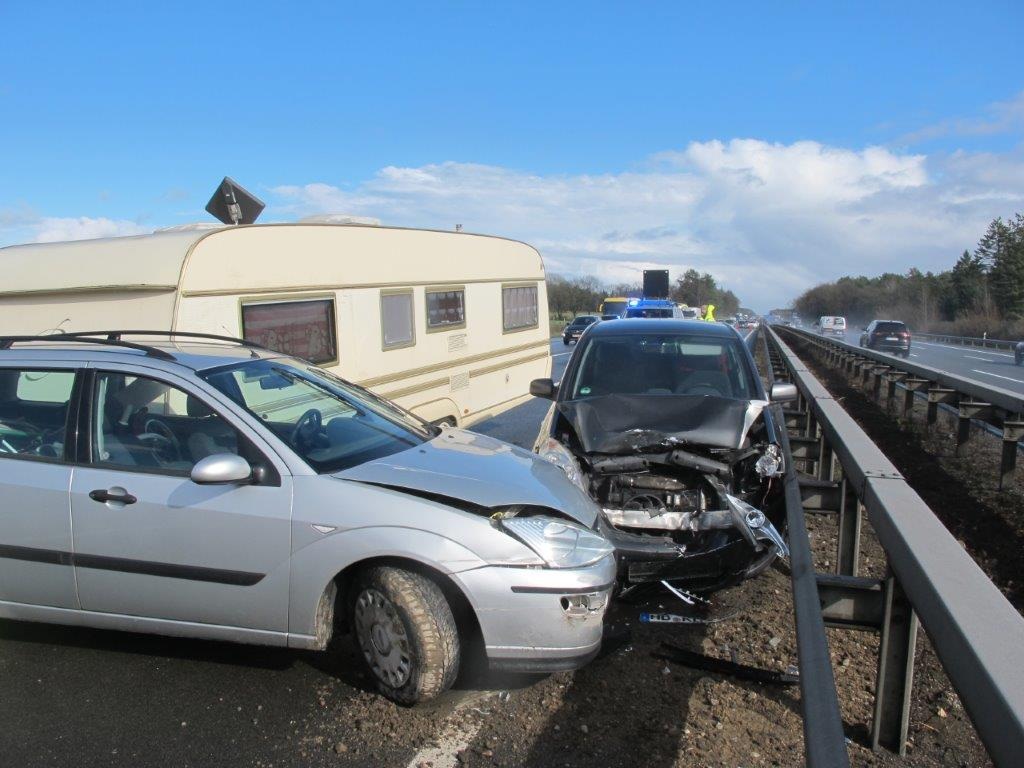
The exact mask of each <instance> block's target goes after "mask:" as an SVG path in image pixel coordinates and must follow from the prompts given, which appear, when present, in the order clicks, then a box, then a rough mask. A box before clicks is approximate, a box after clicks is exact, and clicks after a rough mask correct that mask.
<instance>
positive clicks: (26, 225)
mask: <svg viewBox="0 0 1024 768" xmlns="http://www.w3.org/2000/svg"><path fill="white" fill-rule="evenodd" d="M151 231H152V227H144V226H142V225H141V224H139V223H138V222H136V221H128V220H125V219H108V218H105V217H98V218H94V217H90V216H72V217H59V216H40V215H39V214H38V213H36V212H35V211H34V210H32V209H31V208H28V207H25V206H20V207H17V208H9V209H4V210H0V241H2V242H4V243H51V242H56V241H59V240H89V239H92V238H96V237H117V236H120V235H140V234H144V233H146V232H151Z"/></svg>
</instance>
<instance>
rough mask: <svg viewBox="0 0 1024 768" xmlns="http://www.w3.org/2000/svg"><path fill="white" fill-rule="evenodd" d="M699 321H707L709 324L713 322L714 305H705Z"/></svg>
mask: <svg viewBox="0 0 1024 768" xmlns="http://www.w3.org/2000/svg"><path fill="white" fill-rule="evenodd" d="M701 319H703V320H707V321H708V322H709V323H713V322H715V305H714V304H705V305H704V307H703V313H702V315H701Z"/></svg>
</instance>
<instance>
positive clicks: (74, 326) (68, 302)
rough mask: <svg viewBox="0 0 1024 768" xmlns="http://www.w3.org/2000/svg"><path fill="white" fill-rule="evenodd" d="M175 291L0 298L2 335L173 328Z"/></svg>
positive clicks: (73, 293)
mask: <svg viewBox="0 0 1024 768" xmlns="http://www.w3.org/2000/svg"><path fill="white" fill-rule="evenodd" d="M173 309H174V291H167V290H163V291H145V290H132V289H121V290H96V291H68V292H53V293H25V294H7V295H2V294H0V333H3V334H40V333H51V332H54V331H57V330H62V331H96V330H107V329H116V328H121V329H137V330H164V329H167V328H170V327H171V313H172V311H173Z"/></svg>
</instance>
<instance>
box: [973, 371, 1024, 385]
mask: <svg viewBox="0 0 1024 768" xmlns="http://www.w3.org/2000/svg"><path fill="white" fill-rule="evenodd" d="M971 370H972V371H974V372H975V373H983V374H985V375H986V376H995V377H996V378H997V379H1006V380H1007V381H1015V382H1017V383H1018V384H1024V380H1021V379H1011V378H1010V377H1009V376H1000V375H999V374H998V373H989V372H988V371H979V370H978V369H977V368H972V369H971Z"/></svg>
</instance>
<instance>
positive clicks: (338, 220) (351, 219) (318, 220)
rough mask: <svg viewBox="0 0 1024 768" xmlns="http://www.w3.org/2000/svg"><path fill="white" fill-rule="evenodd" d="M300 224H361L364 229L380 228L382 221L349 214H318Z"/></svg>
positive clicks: (300, 220)
mask: <svg viewBox="0 0 1024 768" xmlns="http://www.w3.org/2000/svg"><path fill="white" fill-rule="evenodd" d="M299 223H300V224H361V225H363V226H364V227H379V226H380V219H375V218H373V217H372V216H350V215H349V214H347V213H317V214H315V215H313V216H307V217H306V218H304V219H299Z"/></svg>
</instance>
